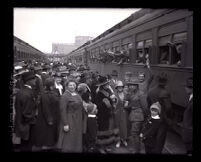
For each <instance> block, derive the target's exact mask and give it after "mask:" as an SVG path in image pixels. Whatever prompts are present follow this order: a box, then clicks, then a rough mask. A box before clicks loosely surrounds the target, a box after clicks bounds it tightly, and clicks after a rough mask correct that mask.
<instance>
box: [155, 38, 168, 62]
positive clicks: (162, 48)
mask: <svg viewBox="0 0 201 162" xmlns="http://www.w3.org/2000/svg"><path fill="white" fill-rule="evenodd" d="M170 39H171V36H170V35H168V36H164V37H160V38H159V55H158V56H159V57H158V59H159V61H158V62H159V64H167V65H169V64H170V48H169V46H168V42H170Z"/></svg>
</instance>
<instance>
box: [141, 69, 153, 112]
mask: <svg viewBox="0 0 201 162" xmlns="http://www.w3.org/2000/svg"><path fill="white" fill-rule="evenodd" d="M147 70H148V73H147V75H145V73H143V72H141V73H139V74H138V80H139V94H140V96H141V99H142V106H143V108H144V110H145V112H146V115H147V113H148V112H149V107H148V105H147V93H148V90H149V87H150V84H151V82H152V80H153V78H154V76H153V74H152V72H151V70H150V67H148V68H147Z"/></svg>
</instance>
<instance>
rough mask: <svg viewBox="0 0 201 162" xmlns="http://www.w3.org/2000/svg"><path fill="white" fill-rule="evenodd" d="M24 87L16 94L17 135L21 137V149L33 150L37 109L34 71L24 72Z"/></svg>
mask: <svg viewBox="0 0 201 162" xmlns="http://www.w3.org/2000/svg"><path fill="white" fill-rule="evenodd" d="M22 79H23V82H24V87H23V88H22V89H20V90H19V92H18V93H17V95H16V102H15V110H16V119H15V131H16V136H17V137H20V138H21V151H31V146H32V142H33V141H32V140H33V137H32V136H31V135H32V134H31V131H32V124H35V122H36V116H37V109H36V102H35V96H34V90H33V87H34V85H35V75H34V73H33V72H25V73H23V74H22Z"/></svg>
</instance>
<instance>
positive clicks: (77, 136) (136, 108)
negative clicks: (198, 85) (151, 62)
mask: <svg viewBox="0 0 201 162" xmlns="http://www.w3.org/2000/svg"><path fill="white" fill-rule="evenodd" d="M14 68H15V69H14V74H13V75H14V78H13V81H14V86H13V121H14V122H13V126H14V128H13V134H14V136H13V143H14V146H15V150H18V151H58V152H100V153H107V152H111V151H112V150H111V149H112V147H110V146H111V145H113V144H114V145H115V147H116V148H119V147H127V146H128V143H129V141H130V140H131V141H132V147H131V148H132V149H131V150H130V152H131V153H140V152H141V144H142V143H143V144H144V146H145V152H146V153H147V154H160V153H162V150H163V148H164V144H165V140H166V134H167V129H168V126H170V125H171V111H172V110H171V96H170V93H169V91H168V90H167V89H166V84H167V81H168V80H167V75H166V74H165V73H161V74H160V75H159V76H154V75H153V74H152V72H151V69H150V67H149V66H147V67H146V68H147V69H146V70H147V71H148V73H147V74H146V75H145V73H141V72H140V73H139V75H137V76H135V75H133V74H132V72H126V73H125V75H124V76H125V77H124V79H123V80H120V79H119V76H118V72H117V71H116V70H113V71H112V73H111V74H108V75H102V74H100V73H99V72H97V71H91V70H90V68H89V67H87V66H84V65H79V66H76V65H73V64H71V63H69V64H61V63H58V62H57V63H42V62H36V61H32V62H24V61H22V62H18V63H16V64H15V67H14ZM154 77H156V80H157V85H156V86H155V87H153V88H150V84H151V82H152V81H153V78H154ZM185 87H186V91H187V93H189V96H190V98H189V104H188V107H187V108H186V110H185V112H184V121H183V123H184V126H183V140H184V143H185V144H186V148H187V153H188V154H191V153H192V129H193V127H192V112H193V110H192V107H193V100H192V98H193V90H192V89H193V83H192V78H188V79H187V83H186V85H185Z"/></svg>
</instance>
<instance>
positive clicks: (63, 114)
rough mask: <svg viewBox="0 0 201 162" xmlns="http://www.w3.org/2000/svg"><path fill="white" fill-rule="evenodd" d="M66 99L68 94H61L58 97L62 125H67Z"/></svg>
mask: <svg viewBox="0 0 201 162" xmlns="http://www.w3.org/2000/svg"><path fill="white" fill-rule="evenodd" d="M68 100H69V96H68V95H66V94H64V95H62V96H61V99H60V112H61V121H62V122H63V124H64V125H68V124H69V123H68V122H67V112H66V109H67V106H68Z"/></svg>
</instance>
